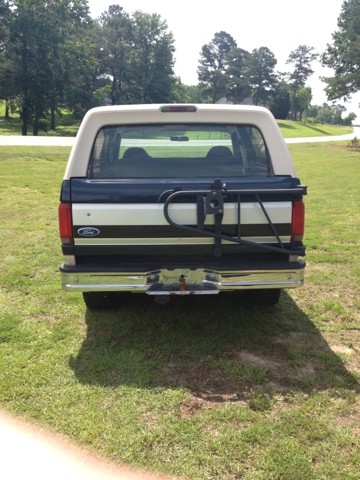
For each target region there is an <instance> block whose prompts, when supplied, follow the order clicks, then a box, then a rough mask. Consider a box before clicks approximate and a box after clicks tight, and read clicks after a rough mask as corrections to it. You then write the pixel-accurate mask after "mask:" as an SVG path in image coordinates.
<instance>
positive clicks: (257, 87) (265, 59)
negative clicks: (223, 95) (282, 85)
mask: <svg viewBox="0 0 360 480" xmlns="http://www.w3.org/2000/svg"><path fill="white" fill-rule="evenodd" d="M276 64H277V60H276V58H275V55H274V54H273V53H272V51H271V50H269V49H268V48H267V47H260V48H255V49H254V50H253V51H252V55H251V60H250V76H251V84H252V87H253V91H252V97H253V103H254V104H255V105H263V104H265V103H266V102H267V100H268V98H269V93H270V91H271V90H273V89H274V87H275V85H276V82H277V77H276V75H275V73H274V68H275V65H276Z"/></svg>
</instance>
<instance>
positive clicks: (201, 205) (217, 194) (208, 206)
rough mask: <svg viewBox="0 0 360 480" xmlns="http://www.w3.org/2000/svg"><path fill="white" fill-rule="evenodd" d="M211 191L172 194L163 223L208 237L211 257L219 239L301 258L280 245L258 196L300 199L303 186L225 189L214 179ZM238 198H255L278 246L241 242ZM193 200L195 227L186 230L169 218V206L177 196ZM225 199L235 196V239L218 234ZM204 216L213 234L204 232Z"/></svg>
mask: <svg viewBox="0 0 360 480" xmlns="http://www.w3.org/2000/svg"><path fill="white" fill-rule="evenodd" d="M212 187H213V188H212V189H211V190H183V191H178V192H174V193H172V194H171V195H170V196H169V197H168V198H167V200H166V201H165V204H164V216H165V218H166V220H167V222H168V223H169V224H170V225H172V226H173V227H176V228H179V229H181V230H186V231H188V232H192V233H197V234H199V235H200V236H206V237H212V238H214V255H215V257H220V256H221V240H228V241H230V242H233V243H238V244H241V245H247V246H252V247H257V248H259V249H262V250H268V251H271V252H277V253H282V254H284V255H303V254H304V250H303V249H301V250H296V249H295V250H289V249H287V248H285V246H284V244H283V243H282V241H281V240H280V237H279V235H278V233H277V231H276V229H275V227H274V225H273V223H272V221H271V219H270V217H269V214H268V213H267V211H266V209H265V207H264V204H263V202H262V201H261V198H260V195H291V196H297V197H298V196H302V195H306V193H307V192H306V190H307V186H305V185H298V186H297V187H294V188H286V189H242V190H226V186H225V185H224V184H223V185H222V183H221V180H220V179H215V180H214V184H213V185H212ZM242 195H253V196H254V197H255V199H256V202H257V203H258V204H259V205H260V207H261V210H262V211H263V213H264V215H265V218H266V220H267V222H268V224H269V226H270V229H271V231H272V233H273V235H274V237H275V238H276V240H277V243H278V245H279V246H273V245H266V244H260V243H256V242H250V241H248V240H242V239H241V209H240V205H241V196H242ZM189 196H195V197H196V204H197V226H196V227H190V226H188V225H179V224H178V223H175V222H174V221H173V220H172V219H171V218H170V215H169V205H170V204H171V203H172V202H173V201H174V200H175V199H177V198H179V197H189ZM225 196H236V197H237V237H231V236H229V235H223V234H222V233H221V226H222V220H223V217H224V197H225ZM207 215H214V231H213V232H210V231H209V230H206V229H205V219H206V216H207Z"/></svg>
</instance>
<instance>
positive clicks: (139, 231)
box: [73, 223, 291, 238]
mask: <svg viewBox="0 0 360 480" xmlns="http://www.w3.org/2000/svg"><path fill="white" fill-rule="evenodd" d="M83 227H84V225H74V227H73V228H74V237H75V238H180V237H181V238H199V237H201V234H200V233H197V232H189V231H185V230H179V229H178V228H176V227H173V226H170V225H139V226H131V225H130V226H126V225H125V226H117V225H115V226H109V225H101V226H98V225H91V227H94V228H97V229H98V230H100V233H99V234H98V235H96V236H94V237H85V236H83V235H80V234H79V233H78V230H79V229H80V228H83ZM193 227H194V228H195V226H193ZM274 227H275V229H276V231H277V233H278V235H279V236H290V235H291V224H290V223H275V224H274ZM206 230H207V231H209V232H213V231H214V226H213V225H208V226H207V227H206ZM221 230H222V233H223V234H224V235H229V236H232V237H236V236H237V225H222V226H221ZM269 236H271V237H273V233H272V231H271V228H270V226H269V225H268V224H253V225H251V224H249V225H241V237H269Z"/></svg>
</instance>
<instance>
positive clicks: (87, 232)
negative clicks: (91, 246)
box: [77, 227, 100, 237]
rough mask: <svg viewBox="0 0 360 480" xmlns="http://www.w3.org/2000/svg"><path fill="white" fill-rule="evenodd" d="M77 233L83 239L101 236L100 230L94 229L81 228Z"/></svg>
mask: <svg viewBox="0 0 360 480" xmlns="http://www.w3.org/2000/svg"><path fill="white" fill-rule="evenodd" d="M77 233H78V234H79V235H81V236H82V237H96V235H99V233H100V230H99V229H97V228H94V227H83V228H79V230H78V231H77Z"/></svg>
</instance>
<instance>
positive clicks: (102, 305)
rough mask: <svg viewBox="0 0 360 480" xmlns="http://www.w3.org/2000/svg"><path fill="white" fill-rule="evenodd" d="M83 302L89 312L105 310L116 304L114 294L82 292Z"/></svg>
mask: <svg viewBox="0 0 360 480" xmlns="http://www.w3.org/2000/svg"><path fill="white" fill-rule="evenodd" d="M83 297H84V302H85V305H86V306H87V308H90V309H91V310H105V309H106V308H111V307H113V306H114V305H115V303H116V293H115V292H83Z"/></svg>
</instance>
